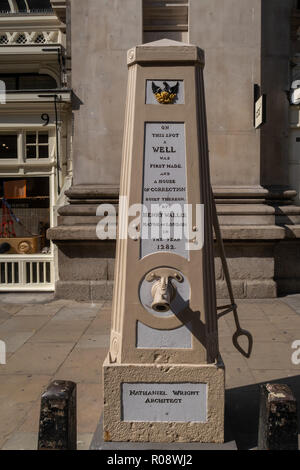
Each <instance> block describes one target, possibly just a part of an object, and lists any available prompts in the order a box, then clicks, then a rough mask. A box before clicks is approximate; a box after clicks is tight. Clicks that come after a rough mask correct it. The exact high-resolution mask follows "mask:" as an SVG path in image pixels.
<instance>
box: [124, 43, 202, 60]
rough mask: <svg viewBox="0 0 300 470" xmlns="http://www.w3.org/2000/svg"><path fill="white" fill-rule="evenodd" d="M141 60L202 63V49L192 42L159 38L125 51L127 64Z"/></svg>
mask: <svg viewBox="0 0 300 470" xmlns="http://www.w3.org/2000/svg"><path fill="white" fill-rule="evenodd" d="M141 62H161V63H162V64H163V63H167V62H183V63H184V62H189V63H191V62H192V63H194V64H196V63H198V64H201V65H204V63H205V58H204V51H203V50H202V49H200V48H199V47H197V46H194V45H192V44H186V43H184V42H178V41H172V40H171V39H161V40H159V41H154V42H148V43H146V44H142V45H140V46H136V47H133V48H131V49H129V51H128V52H127V64H128V66H130V65H133V64H136V63H141Z"/></svg>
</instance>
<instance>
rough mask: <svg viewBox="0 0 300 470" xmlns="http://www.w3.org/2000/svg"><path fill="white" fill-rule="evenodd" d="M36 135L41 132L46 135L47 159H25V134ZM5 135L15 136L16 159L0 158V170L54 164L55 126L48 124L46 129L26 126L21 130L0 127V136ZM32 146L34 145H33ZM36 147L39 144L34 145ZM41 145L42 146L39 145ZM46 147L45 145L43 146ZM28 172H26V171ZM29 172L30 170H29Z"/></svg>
mask: <svg viewBox="0 0 300 470" xmlns="http://www.w3.org/2000/svg"><path fill="white" fill-rule="evenodd" d="M34 132H35V133H36V135H37V133H38V132H42V133H45V132H47V133H48V149H49V150H48V154H49V156H48V158H38V157H36V158H27V156H26V155H27V143H26V134H27V133H34ZM7 134H17V158H1V159H0V168H1V167H2V166H6V167H7V166H8V165H9V166H12V165H26V167H29V168H30V166H35V165H36V164H38V165H43V164H47V165H49V163H50V162H54V161H55V158H56V132H55V126H54V125H51V124H49V125H48V126H47V128H43V127H42V126H30V127H29V126H28V127H23V128H7V127H0V136H1V135H7ZM33 145H34V144H33ZM35 145H36V146H38V145H39V144H38V143H36V144H35ZM40 145H43V144H40ZM44 145H46V144H44ZM27 171H28V170H27ZM29 171H30V170H29Z"/></svg>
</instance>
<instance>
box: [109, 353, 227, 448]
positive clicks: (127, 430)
mask: <svg viewBox="0 0 300 470" xmlns="http://www.w3.org/2000/svg"><path fill="white" fill-rule="evenodd" d="M103 384H104V408H103V437H104V441H106V442H110V441H112V442H212V443H222V442H224V390H225V368H224V364H223V362H222V360H221V358H220V359H219V361H218V363H217V364H201V365H194V364H180V365H177V364H175V365H174V364H172V365H169V364H139V365H138V364H115V363H110V362H109V356H108V357H107V358H106V360H105V362H104V364H103ZM124 384H125V387H127V390H128V386H129V387H130V388H131V389H132V390H134V391H136V390H137V389H138V388H139V389H140V390H141V387H142V388H144V389H145V390H151V388H152V389H156V390H158V391H159V389H160V388H161V390H164V389H170V390H172V389H174V390H176V391H178V390H179V389H185V390H188V389H189V386H190V387H191V388H197V385H198V386H199V387H205V389H206V395H205V399H204V400H203V397H202V399H200V398H199V401H198V402H197V400H196V402H195V395H193V398H191V397H190V398H189V397H188V396H184V398H183V397H181V398H180V399H181V402H176V404H174V403H173V404H168V405H167V406H168V407H169V409H170V414H171V413H172V407H174V406H176V411H175V414H176V416H177V418H176V421H175V420H174V421H167V420H166V421H158V420H153V416H154V415H155V413H156V411H157V409H158V408H156V411H155V410H154V411H153V409H155V407H159V406H160V404H159V403H158V404H157V403H151V404H149V401H151V398H153V397H150V400H149V401H148V403H147V404H146V400H147V398H148V399H149V396H148V397H147V395H145V396H143V398H141V396H140V395H138V398H137V399H136V404H135V400H134V399H133V398H132V397H130V400H128V397H127V395H126V396H125V395H124ZM159 384H160V385H161V387H159V386H158V385H159ZM130 393H131V392H130ZM158 393H161V395H159V394H158V395H155V399H157V400H158V402H159V401H160V402H164V400H165V399H164V397H165V396H166V395H163V393H162V392H158ZM171 393H172V392H171ZM177 396H178V395H177ZM126 400H127V401H126ZM141 400H144V401H145V405H144V406H143V408H141V410H143V411H141V415H143V416H142V417H141V419H139V418H138V414H139V411H138V409H139V407H140V406H141ZM183 400H185V401H184V404H182V403H183ZM187 400H191V407H192V408H191V410H194V413H193V416H195V418H194V419H195V421H192V420H191V419H189V420H188V421H187V422H185V421H183V418H182V415H183V414H184V413H182V410H183V408H184V407H188V402H187ZM168 403H169V402H168ZM164 406H165V405H164ZM145 407H146V408H147V407H148V411H145V410H146V408H145ZM201 407H204V408H205V410H201V411H200V408H201ZM151 408H152V411H151ZM191 410H188V413H189V412H191V413H192V411H191ZM173 411H174V408H173ZM202 411H203V412H204V415H205V418H204V419H203V420H202V419H201V422H200V420H199V419H198V418H196V416H200V415H201V414H202ZM148 413H149V415H148V416H149V418H147V419H145V415H147V414H148ZM128 414H129V415H134V419H132V420H130V419H128V418H126V415H127V416H128ZM159 414H160V412H159V411H157V415H159Z"/></svg>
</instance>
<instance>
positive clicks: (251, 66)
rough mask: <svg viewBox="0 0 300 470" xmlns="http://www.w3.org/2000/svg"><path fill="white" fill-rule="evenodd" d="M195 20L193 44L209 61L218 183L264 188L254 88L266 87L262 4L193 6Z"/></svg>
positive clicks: (249, 0)
mask: <svg viewBox="0 0 300 470" xmlns="http://www.w3.org/2000/svg"><path fill="white" fill-rule="evenodd" d="M189 20H190V32H189V37H190V42H191V43H192V44H195V45H197V46H199V47H201V48H202V49H204V51H205V56H206V65H205V69H204V82H205V89H206V104H207V115H208V116H207V117H208V135H209V146H210V165H211V176H212V183H213V184H215V185H236V184H239V185H256V184H259V183H260V165H259V153H260V132H259V131H255V130H254V128H253V84H254V83H260V47H261V44H260V39H261V0H201V1H198V0H191V1H190V14H189Z"/></svg>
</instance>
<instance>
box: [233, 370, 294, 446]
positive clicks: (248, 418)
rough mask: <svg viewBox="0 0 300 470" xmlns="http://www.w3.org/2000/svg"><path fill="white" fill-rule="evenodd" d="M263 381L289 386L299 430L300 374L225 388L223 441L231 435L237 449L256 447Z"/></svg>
mask: <svg viewBox="0 0 300 470" xmlns="http://www.w3.org/2000/svg"><path fill="white" fill-rule="evenodd" d="M264 383H281V384H286V385H287V386H288V387H290V389H291V390H292V392H293V394H294V396H295V398H296V400H297V405H298V430H300V375H296V376H294V377H284V378H281V379H276V380H268V381H266V382H261V383H257V384H253V385H247V386H245V387H238V388H232V389H229V390H226V394H225V403H226V410H225V423H226V422H227V423H228V424H227V425H226V424H225V442H227V441H228V440H231V439H232V436H233V437H234V439H235V441H236V444H237V448H238V449H239V450H245V449H253V448H256V447H257V438H258V419H259V397H260V394H259V392H260V385H263V384H264ZM298 432H299V431H298ZM230 433H232V435H230Z"/></svg>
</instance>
